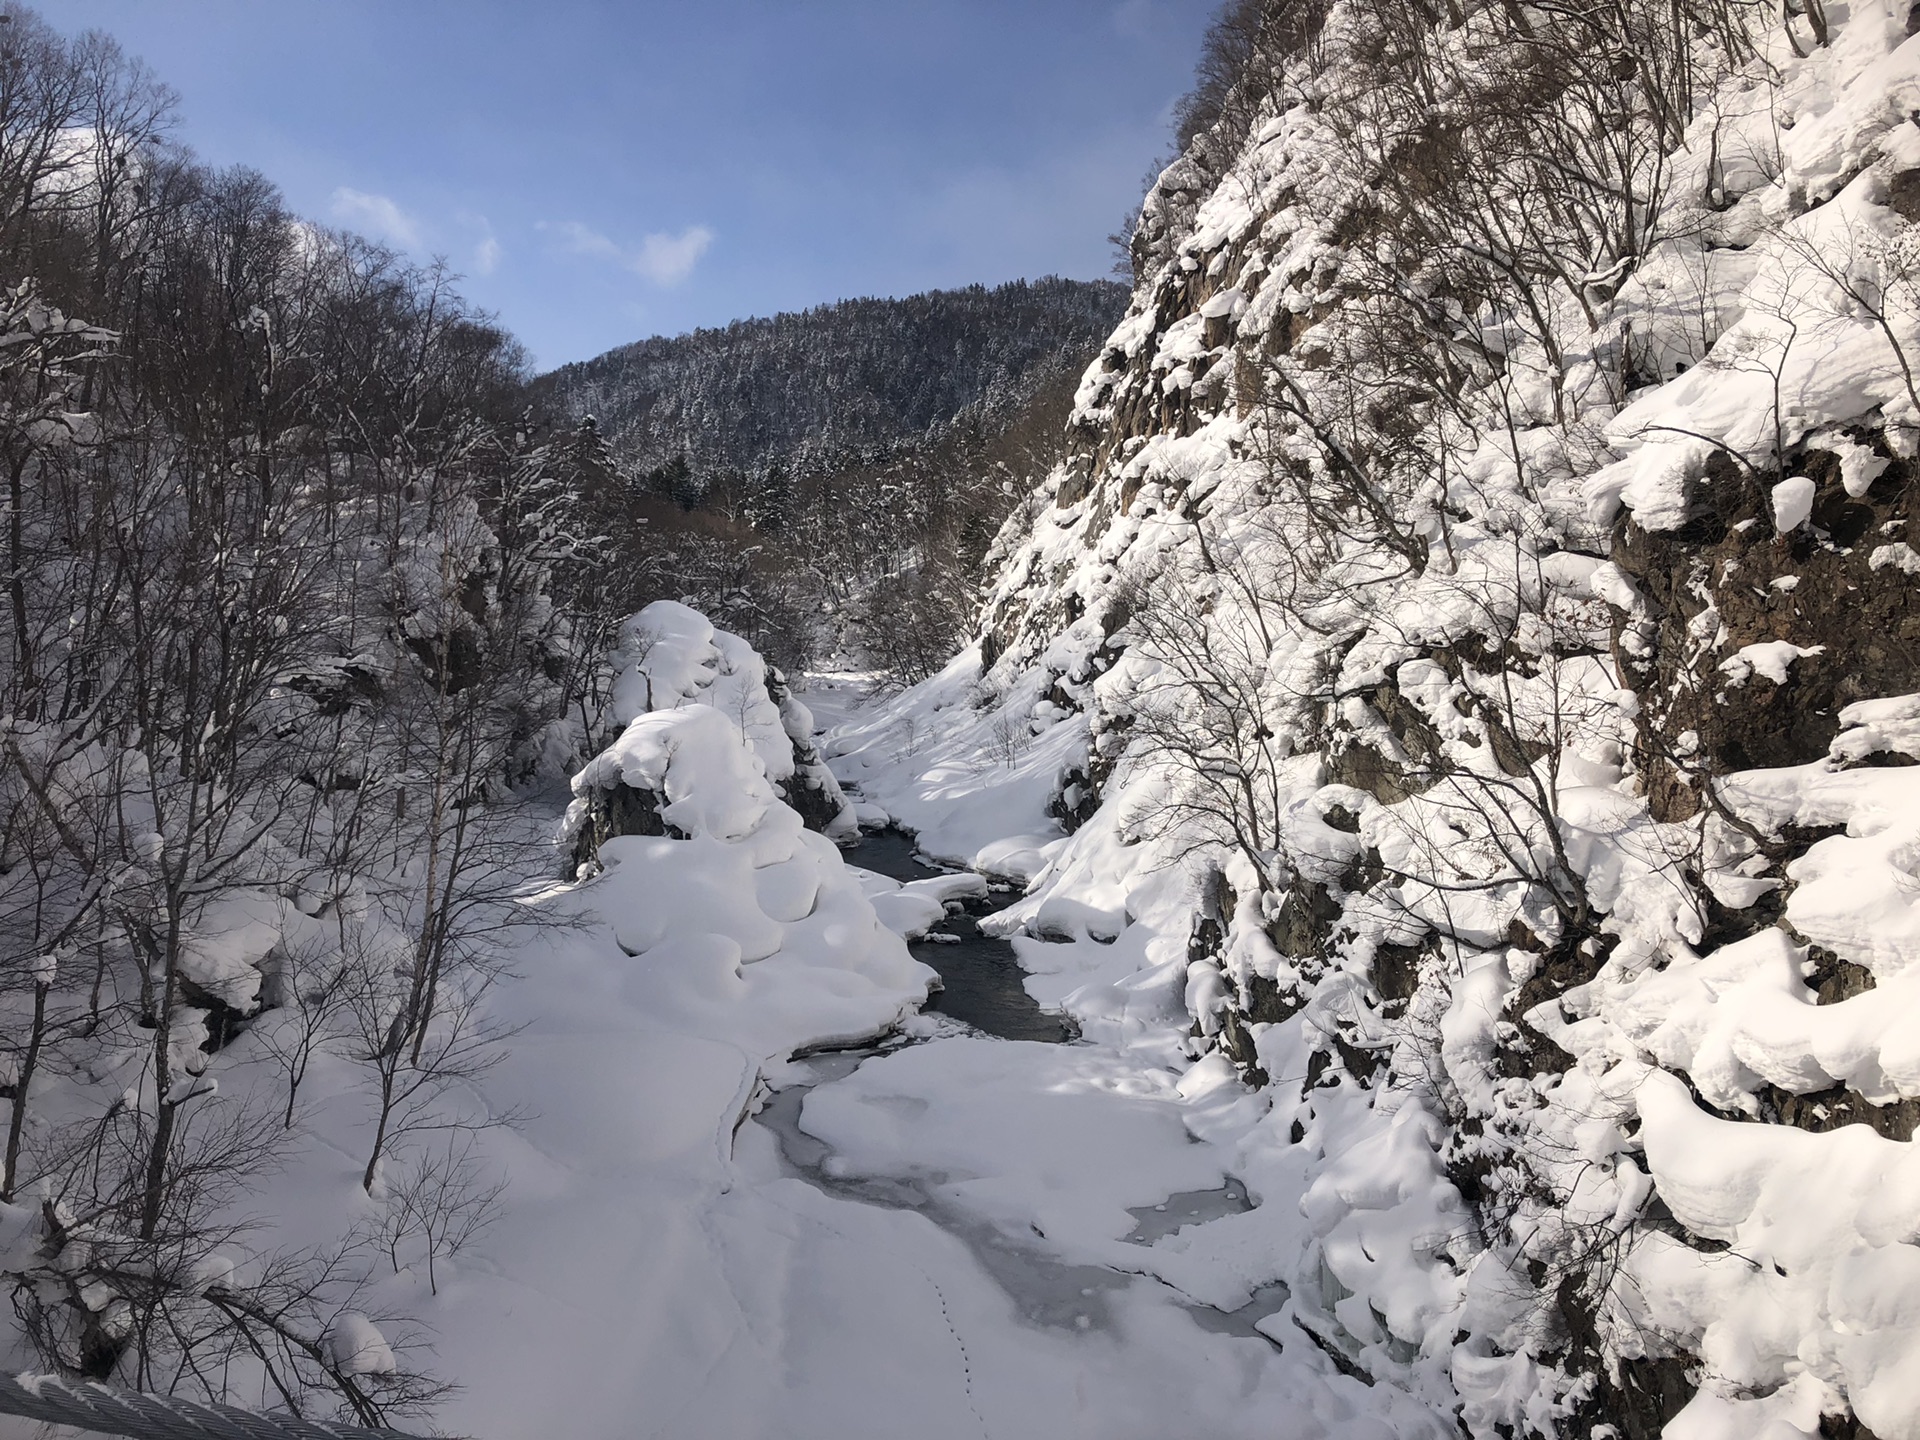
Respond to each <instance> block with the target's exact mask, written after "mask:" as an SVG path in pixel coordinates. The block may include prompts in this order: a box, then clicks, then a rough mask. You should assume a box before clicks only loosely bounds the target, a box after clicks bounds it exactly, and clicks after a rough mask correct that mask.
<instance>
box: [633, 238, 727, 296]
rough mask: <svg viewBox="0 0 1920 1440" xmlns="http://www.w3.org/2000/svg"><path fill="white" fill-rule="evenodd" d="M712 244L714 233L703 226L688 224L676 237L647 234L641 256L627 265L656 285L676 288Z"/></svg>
mask: <svg viewBox="0 0 1920 1440" xmlns="http://www.w3.org/2000/svg"><path fill="white" fill-rule="evenodd" d="M712 243H713V232H712V231H711V230H709V229H707V227H706V226H704V225H689V226H688V227H687V228H686V229H685V230H682V231H681V232H680V233H679V234H678V235H649V236H647V237H646V239H644V240H643V241H641V242H640V253H639V254H638V255H634V256H631V257H630V258H629V259H628V261H627V264H628V266H629V267H630V268H631V269H633V270H634V271H636V272H638V273H639V274H641V275H644V276H646V277H647V278H648V279H649V280H651V281H653V283H654V284H656V285H678V284H679V283H680V282H681V281H682V280H684V279H686V278H687V276H689V275H691V274H692V273H693V267H694V266H695V265H698V264H699V263H700V257H701V256H702V255H704V254H706V253H707V247H708V246H709V245H711V244H712Z"/></svg>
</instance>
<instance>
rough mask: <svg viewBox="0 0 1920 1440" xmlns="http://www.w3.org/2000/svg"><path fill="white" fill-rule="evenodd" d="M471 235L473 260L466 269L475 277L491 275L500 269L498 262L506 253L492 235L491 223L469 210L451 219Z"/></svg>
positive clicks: (498, 240) (497, 239) (496, 238)
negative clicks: (472, 239)
mask: <svg viewBox="0 0 1920 1440" xmlns="http://www.w3.org/2000/svg"><path fill="white" fill-rule="evenodd" d="M453 218H454V219H455V220H457V221H459V222H460V225H461V226H462V227H463V228H464V229H465V230H466V231H467V232H468V233H469V234H471V235H473V236H474V237H475V238H474V241H473V260H472V263H471V264H470V265H469V267H468V269H469V271H470V273H472V274H475V275H491V274H492V273H493V272H494V271H495V270H497V269H499V268H500V260H501V257H503V256H504V255H505V254H506V253H507V252H506V251H505V250H504V249H503V248H502V247H501V244H500V239H499V237H498V236H496V235H495V234H494V233H493V222H492V221H490V220H488V219H487V217H486V216H484V215H475V214H474V213H473V212H472V211H470V210H462V211H460V212H459V213H458V214H456V215H455V216H454V217H453Z"/></svg>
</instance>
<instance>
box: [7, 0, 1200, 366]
mask: <svg viewBox="0 0 1920 1440" xmlns="http://www.w3.org/2000/svg"><path fill="white" fill-rule="evenodd" d="M1215 3H1216V0H1028V3H1019V0H784V3H780V0H680V3H672V4H669V3H656V0H629V3H612V0H597V3H596V0H539V3H534V0H516V3H507V0H460V3H454V0H39V9H40V10H41V13H42V14H43V15H45V17H46V18H47V19H48V20H49V21H51V22H52V23H53V24H55V25H57V26H59V27H60V28H61V29H64V30H70V31H71V30H77V29H80V28H83V27H86V26H98V27H100V28H102V29H105V30H108V31H109V32H111V33H112V34H114V35H115V36H117V37H118V38H119V39H120V40H121V42H122V43H123V44H124V45H125V46H126V47H127V49H128V50H130V51H131V52H132V53H134V54H136V55H139V56H141V57H142V58H144V59H145V60H147V61H148V62H149V63H150V64H151V65H152V66H153V68H154V69H155V70H156V71H157V72H158V73H159V75H160V77H161V78H162V79H164V80H166V81H167V82H168V83H169V84H171V85H172V86H173V87H174V88H175V89H176V90H178V91H179V92H180V96H181V114H182V119H183V123H182V125H181V127H180V131H179V134H180V136H181V138H183V139H184V140H186V141H187V143H189V144H191V145H192V146H193V147H194V148H195V149H196V150H198V151H199V152H200V154H201V155H202V156H204V157H205V158H206V159H208V160H210V161H212V162H214V163H217V164H223V165H224V164H235V163H240V164H247V165H252V166H254V167H255V168H257V169H259V170H262V171H264V172H265V173H266V174H267V175H268V176H269V177H270V178H272V179H273V180H274V181H276V182H277V183H278V184H279V185H280V186H281V187H282V188H283V189H284V190H285V191H286V193H287V196H288V198H289V200H290V202H291V203H292V205H293V206H294V208H295V209H296V210H298V211H300V212H301V213H303V214H306V215H309V216H312V217H315V218H318V219H323V220H327V221H330V222H334V223H339V224H346V225H350V226H352V227H353V228H355V229H359V230H361V231H364V232H366V233H369V234H373V235H377V236H379V237H381V238H383V239H385V240H387V241H389V242H391V243H393V244H396V245H398V246H400V247H401V248H403V249H406V250H408V251H409V252H411V253H413V254H416V255H418V256H421V257H422V258H424V257H426V256H429V255H432V254H436V253H438V254H444V255H446V256H447V257H448V258H449V260H450V261H451V262H452V263H453V264H454V266H455V268H457V269H458V270H460V271H461V272H462V273H463V274H464V275H466V277H467V279H466V282H465V285H464V287H463V288H464V289H465V290H466V292H467V293H468V294H469V295H470V296H472V297H473V298H474V299H475V300H476V301H477V302H478V303H480V304H481V305H484V306H486V307H487V308H489V309H491V310H494V311H496V312H497V313H498V314H499V315H500V317H501V318H502V320H504V321H505V322H506V324H507V325H508V326H509V327H510V328H511V329H512V330H513V331H514V332H515V333H516V334H517V335H519V336H520V338H521V339H522V340H523V341H524V342H525V343H526V344H527V345H528V346H529V348H530V349H531V350H532V351H533V353H534V356H535V358H536V359H537V361H538V362H539V363H540V364H541V365H543V366H546V365H553V364H558V363H561V362H563V361H567V360H577V359H584V358H585V357H587V356H589V355H594V354H598V353H599V352H600V351H602V350H606V349H608V348H610V347H612V346H614V345H618V344H622V343H624V342H626V341H628V340H634V339H638V338H640V337H642V336H645V335H652V334H675V333H678V332H680V331H683V330H688V329H692V328H694V327H695V326H700V325H713V324H721V323H724V322H726V321H727V320H730V319H733V318H735V317H738V316H745V315H761V314H768V313H771V312H773V311H777V310H791V309H800V308H804V307H806V306H809V305H814V304H819V303H821V302H824V301H829V300H835V299H840V298H843V297H847V296H853V295H904V294H911V293H913V292H915V291H919V290H925V289H931V288H935V287H942V286H952V285H963V284H967V283H970V282H972V281H976V280H977V281H982V282H986V283H996V282H999V281H1002V280H1009V279H1014V278H1016V277H1020V276H1028V277H1034V276H1039V275H1045V274H1061V275H1071V276H1078V277H1083V278H1085V277H1093V276H1098V275H1102V274H1105V273H1106V272H1107V270H1108V267H1109V266H1110V264H1111V259H1112V257H1111V253H1110V251H1109V248H1108V246H1107V243H1106V239H1105V237H1106V236H1107V235H1108V234H1109V233H1110V232H1111V231H1113V230H1114V229H1115V228H1116V227H1117V226H1118V224H1119V222H1120V220H1121V219H1122V217H1123V215H1125V214H1126V212H1127V211H1128V210H1129V209H1131V207H1133V206H1134V205H1135V204H1136V203H1137V202H1138V200H1139V193H1140V181H1141V176H1142V174H1143V173H1144V172H1145V170H1146V168H1147V166H1148V164H1149V163H1150V162H1151V161H1152V160H1154V159H1155V158H1157V157H1158V156H1159V155H1160V154H1161V152H1162V151H1163V150H1164V149H1165V147H1166V145H1167V136H1168V114H1169V111H1170V108H1171V106H1172V104H1173V102H1174V100H1175V99H1176V98H1177V97H1178V96H1179V95H1180V94H1181V93H1182V92H1184V90H1185V89H1186V88H1187V84H1188V80H1189V77H1190V76H1191V73H1192V68H1193V61H1194V58H1195V56H1196V55H1197V53H1198V50H1199V42H1200V36H1201V33H1202V31H1203V30H1204V29H1205V26H1206V21H1207V17H1208V16H1209V14H1210V13H1211V12H1212V10H1213V8H1214V5H1215Z"/></svg>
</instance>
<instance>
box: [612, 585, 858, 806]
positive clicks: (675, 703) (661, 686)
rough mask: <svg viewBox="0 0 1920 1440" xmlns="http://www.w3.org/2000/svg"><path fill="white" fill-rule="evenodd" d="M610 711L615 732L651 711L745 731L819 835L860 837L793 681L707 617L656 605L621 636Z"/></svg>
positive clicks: (771, 775)
mask: <svg viewBox="0 0 1920 1440" xmlns="http://www.w3.org/2000/svg"><path fill="white" fill-rule="evenodd" d="M614 669H615V672H616V673H615V679H614V684H613V693H612V697H611V699H610V701H609V704H608V718H609V720H610V721H611V723H612V724H614V725H617V726H625V725H627V724H629V723H630V722H631V721H633V720H634V719H635V718H637V717H638V716H641V715H644V714H647V713H649V712H651V711H660V710H676V709H679V708H680V707H681V706H684V705H696V704H698V705H710V706H712V707H713V708H714V709H716V710H719V711H720V712H722V713H723V714H724V715H726V717H727V718H728V719H729V720H730V721H732V722H733V723H734V725H735V726H737V727H738V729H739V730H740V732H741V734H742V735H744V736H745V737H746V740H747V743H748V744H749V745H751V746H752V748H753V751H754V753H755V754H756V755H758V756H759V758H760V762H761V765H762V766H763V767H764V770H765V774H766V776H767V779H768V780H769V781H770V782H771V783H772V785H773V787H774V789H775V791H776V792H777V793H778V794H779V796H780V798H782V799H783V800H785V801H786V802H787V803H788V804H789V805H791V806H792V807H793V808H794V809H795V810H796V811H798V812H799V814H800V816H801V818H802V819H803V820H805V821H806V822H807V825H808V827H809V828H811V829H815V830H819V831H822V832H824V833H825V834H827V835H829V836H832V837H833V838H835V839H844V838H846V837H848V836H851V835H853V834H855V833H856V832H857V831H858V829H859V824H858V821H857V820H856V819H855V816H854V812H853V808H852V807H851V806H850V805H849V804H848V803H847V798H846V796H845V795H844V794H842V793H841V790H840V785H839V782H838V781H836V780H835V779H834V778H833V775H832V774H831V773H830V772H829V771H828V770H827V767H826V766H825V765H824V764H822V763H821V760H820V756H819V755H818V753H817V752H816V751H815V750H814V747H813V716H812V714H811V713H810V712H809V711H808V710H807V707H806V706H805V705H802V704H801V703H800V702H799V701H798V700H796V699H794V698H793V694H792V691H791V690H790V689H789V688H788V686H787V682H786V677H785V676H783V675H782V674H781V673H780V671H779V670H778V669H776V668H775V667H773V666H771V665H769V664H767V662H766V660H765V659H764V658H763V657H762V656H761V655H760V654H759V652H758V651H756V650H755V649H754V648H753V647H752V646H751V645H749V644H748V643H747V642H746V641H745V640H743V639H741V638H740V637H739V636H738V635H733V634H730V633H728V632H727V631H725V630H719V629H716V628H715V627H714V625H713V622H712V621H710V620H708V619H707V617H706V616H704V615H702V614H701V613H700V612H699V611H697V610H694V609H691V608H689V607H688V606H685V605H681V604H679V603H677V602H675V601H672V600H656V601H655V602H654V603H653V604H651V605H649V606H647V608H646V609H644V610H642V611H640V612H639V613H638V614H635V615H632V616H629V617H628V618H627V620H626V622H625V623H624V624H623V625H622V626H621V627H620V640H619V645H618V647H617V648H616V650H615V652H614Z"/></svg>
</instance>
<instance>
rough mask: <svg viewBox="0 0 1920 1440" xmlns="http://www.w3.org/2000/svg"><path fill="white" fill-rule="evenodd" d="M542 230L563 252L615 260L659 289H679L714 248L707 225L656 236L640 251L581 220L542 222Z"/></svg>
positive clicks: (644, 240) (645, 240)
mask: <svg viewBox="0 0 1920 1440" xmlns="http://www.w3.org/2000/svg"><path fill="white" fill-rule="evenodd" d="M539 228H540V229H541V230H543V231H545V232H546V233H548V234H550V235H552V236H554V237H555V238H556V239H558V240H559V242H560V245H561V248H563V249H564V250H566V251H567V252H568V253H569V254H573V255H589V256H592V257H593V258H594V259H597V260H611V261H613V262H614V263H615V264H616V265H619V266H621V267H622V268H624V269H627V270H631V271H632V272H633V273H634V274H636V275H639V276H642V277H644V278H645V279H648V280H651V281H652V282H653V283H654V284H656V285H661V286H673V285H678V284H679V283H680V282H681V281H682V280H685V279H686V278H687V276H689V275H691V274H692V273H693V267H694V266H696V265H698V264H699V263H700V257H701V256H702V255H704V254H706V253H707V247H708V246H710V245H711V244H713V232H712V231H711V230H709V229H708V228H707V227H706V226H704V225H689V226H688V227H687V228H686V229H685V230H682V231H681V232H680V233H679V234H678V235H666V234H653V235H646V236H643V237H642V238H641V241H640V245H639V247H638V248H637V249H629V248H627V247H626V246H623V245H620V244H617V243H616V242H615V241H613V240H611V239H609V238H608V237H607V236H605V235H602V234H601V233H600V232H599V231H598V230H595V229H594V228H593V227H592V226H590V225H583V224H581V223H580V222H579V221H578V220H559V221H548V220H542V221H541V222H540V225H539Z"/></svg>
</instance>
